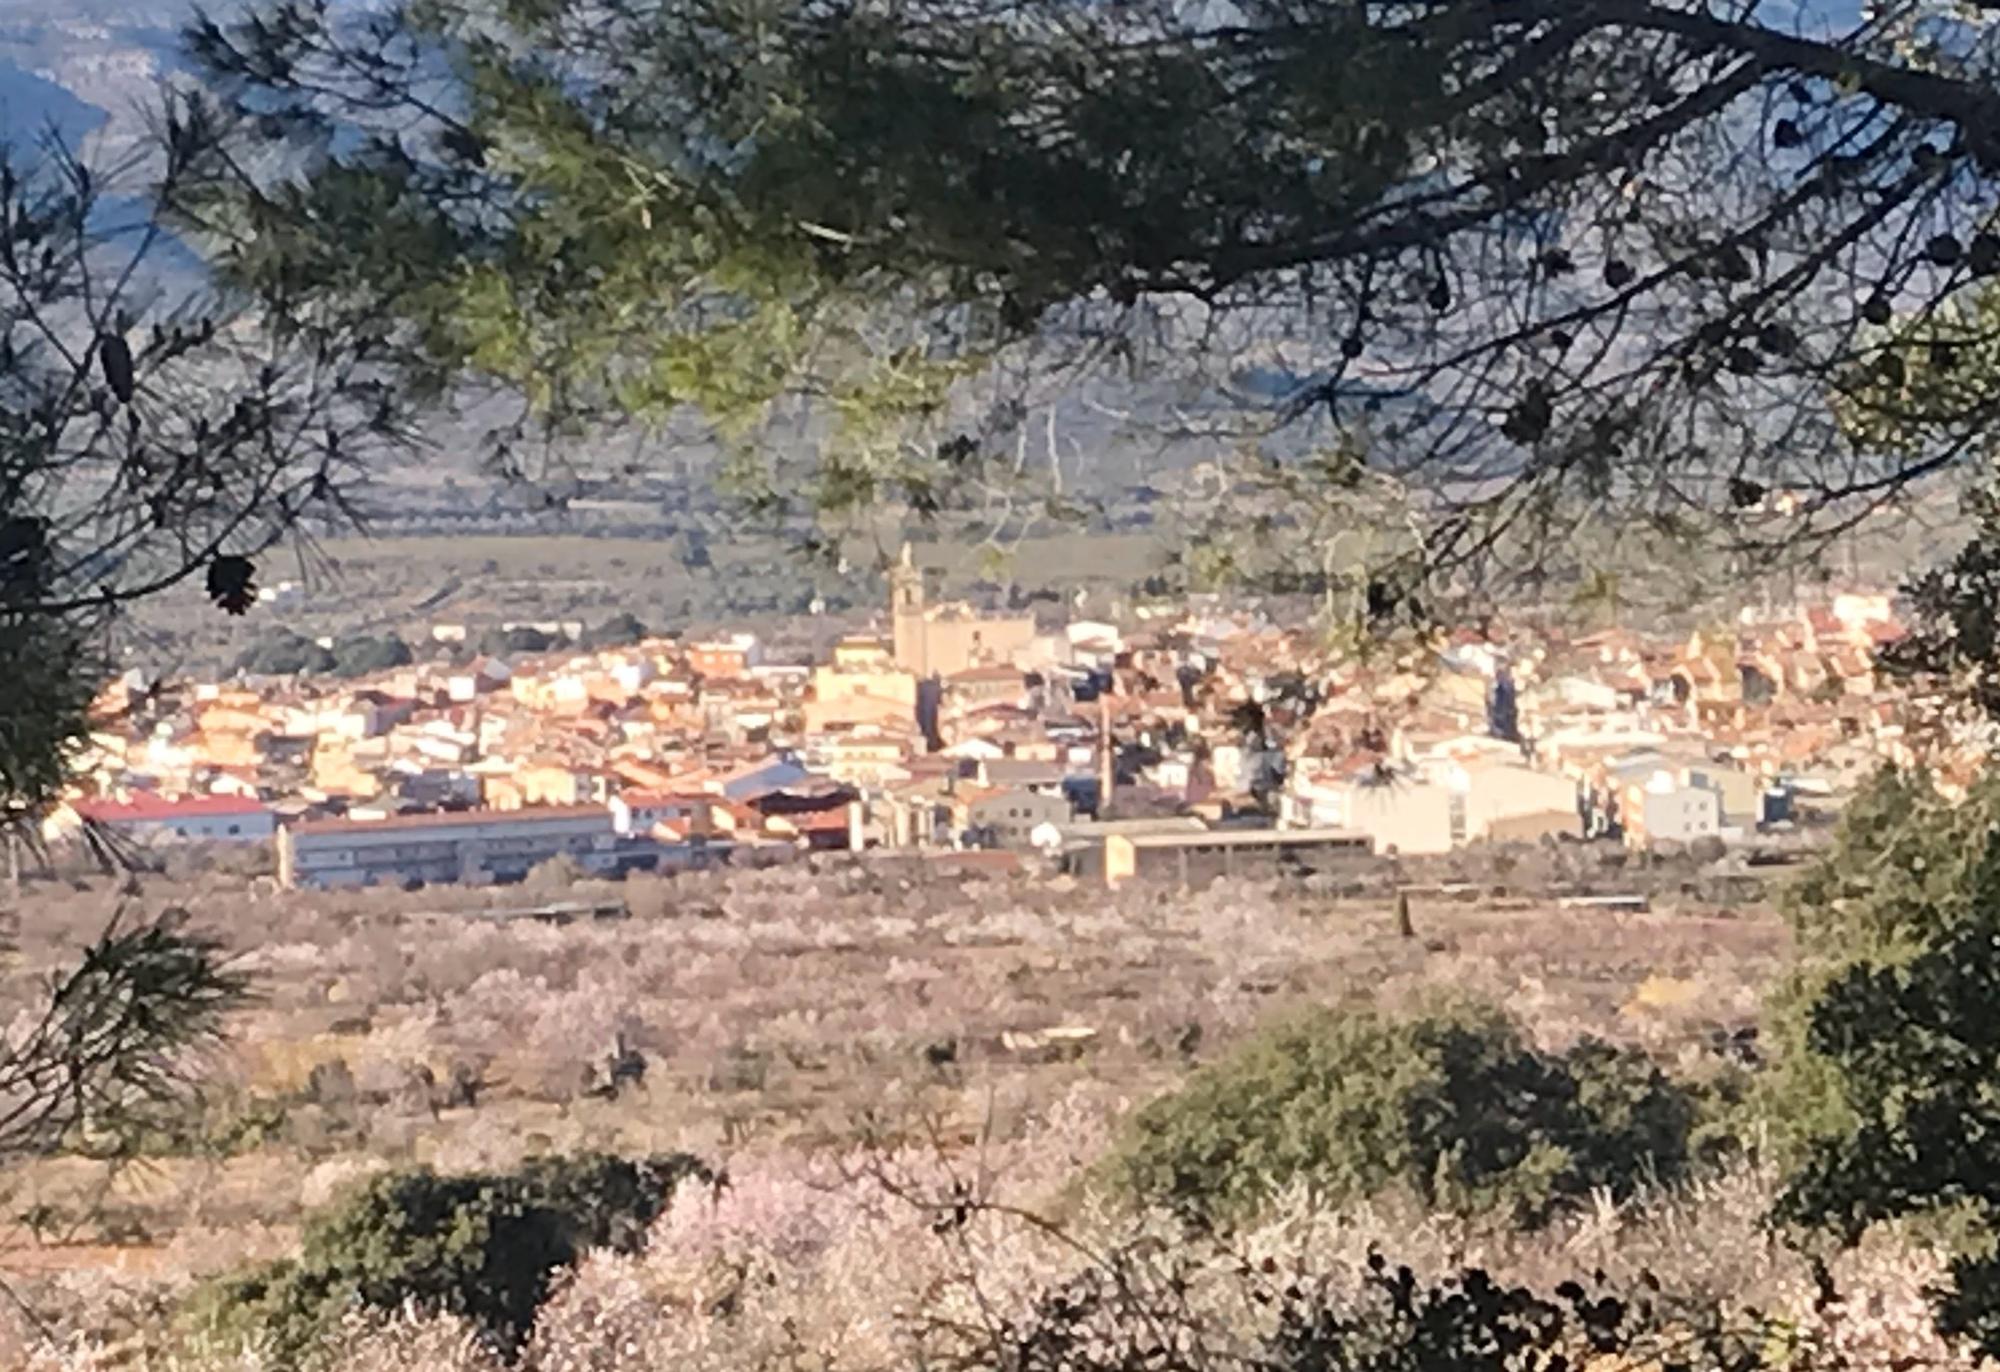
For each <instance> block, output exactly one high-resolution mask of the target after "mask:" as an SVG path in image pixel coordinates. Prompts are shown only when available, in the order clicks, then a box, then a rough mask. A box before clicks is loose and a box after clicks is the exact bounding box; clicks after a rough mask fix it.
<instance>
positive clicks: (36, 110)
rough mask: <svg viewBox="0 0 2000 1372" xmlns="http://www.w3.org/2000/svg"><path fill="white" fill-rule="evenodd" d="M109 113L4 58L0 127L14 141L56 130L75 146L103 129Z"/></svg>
mask: <svg viewBox="0 0 2000 1372" xmlns="http://www.w3.org/2000/svg"><path fill="white" fill-rule="evenodd" d="M106 118H107V116H106V115H105V112H104V111H103V110H101V109H99V108H98V107H97V106H95V105H92V104H90V103H89V102H87V101H85V100H83V99H80V98H79V97H78V96H76V95H74V94H72V93H71V92H70V91H68V90H67V89H65V88H64V87H62V86H59V85H57V84H56V83H55V82H53V81H51V80H49V79H48V78H47V77H44V76H37V75H36V74H35V73H34V72H31V71H24V70H22V69H21V68H20V67H19V66H17V65H16V64H15V63H13V62H9V61H4V60H0V129H4V130H5V131H6V137H7V139H8V141H10V142H19V141H22V140H26V139H34V138H39V137H40V136H41V135H42V134H43V133H45V132H51V131H52V132H54V133H55V134H56V135H57V136H58V137H60V138H61V139H62V140H63V141H64V142H67V143H70V144H72V145H74V144H76V143H79V142H81V141H82V140H83V138H84V137H85V136H86V135H88V134H91V133H94V132H96V131H97V130H98V129H100V128H102V127H103V126H104V124H105V122H106Z"/></svg>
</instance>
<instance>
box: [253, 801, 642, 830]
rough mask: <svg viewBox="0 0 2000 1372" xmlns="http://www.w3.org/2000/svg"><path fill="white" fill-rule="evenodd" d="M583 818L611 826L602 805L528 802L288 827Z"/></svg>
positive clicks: (406, 826) (319, 821) (445, 824)
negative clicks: (510, 806) (515, 806)
mask: <svg viewBox="0 0 2000 1372" xmlns="http://www.w3.org/2000/svg"><path fill="white" fill-rule="evenodd" d="M585 819H597V820H602V821H603V822H604V827H605V829H606V831H607V832H608V831H609V830H610V828H611V811H610V810H609V809H608V808H607V807H605V806H602V805H529V806H524V807H523V808H521V809H519V810H429V811H425V812H423V813H421V814H413V815H393V816H391V817H389V818H387V819H312V820H306V821H304V822H303V823H300V824H294V825H292V826H291V829H292V832H294V833H299V834H350V833H367V832H373V831H376V830H382V829H449V828H453V827H468V826H471V825H476V824H523V823H532V822H534V821H536V820H585Z"/></svg>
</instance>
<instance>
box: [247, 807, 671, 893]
mask: <svg viewBox="0 0 2000 1372" xmlns="http://www.w3.org/2000/svg"><path fill="white" fill-rule="evenodd" d="M560 854H567V855H568V856H570V857H571V858H574V859H575V860H576V861H577V862H578V863H579V864H580V865H582V866H583V867H584V868H586V869H588V870H591V871H596V872H605V873H611V872H616V871H619V870H624V869H632V868H639V869H647V868H657V867H659V866H661V865H663V864H664V865H672V863H673V862H674V861H676V860H683V861H691V860H692V857H693V855H692V853H691V852H682V851H679V850H676V849H675V848H674V847H673V846H672V845H667V844H662V843H659V842H656V841H654V840H652V839H648V838H643V837H638V836H634V837H630V838H621V836H620V835H619V834H618V832H617V830H616V828H615V827H614V824H613V815H612V812H611V810H610V809H609V808H608V807H606V806H602V805H548V806H538V807H532V808H529V809H522V810H506V811H494V810H471V811H465V812H463V813H445V814H416V815H400V816H396V817H393V818H389V819H377V820H357V819H333V820H311V821H307V822H305V823H301V824H294V825H291V826H288V827H287V828H284V829H281V830H280V831H279V833H278V879H279V881H280V882H281V883H283V884H284V885H285V886H287V887H294V886H312V887H327V886H375V885H402V884H405V883H408V882H412V881H421V882H426V883H429V882H462V883H465V884H468V885H485V884H494V883H504V882H511V881H519V880H520V879H521V878H522V877H525V876H526V875H527V874H528V873H529V871H531V870H532V869H533V868H534V867H535V866H537V865H538V864H540V863H543V862H546V861H548V860H549V859H550V858H553V857H556V856H558V855H560Z"/></svg>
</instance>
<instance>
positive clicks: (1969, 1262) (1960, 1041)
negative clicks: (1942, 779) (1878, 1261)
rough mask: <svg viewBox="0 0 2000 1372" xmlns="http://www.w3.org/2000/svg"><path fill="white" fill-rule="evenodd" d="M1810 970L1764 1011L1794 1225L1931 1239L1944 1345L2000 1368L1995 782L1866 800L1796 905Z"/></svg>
mask: <svg viewBox="0 0 2000 1372" xmlns="http://www.w3.org/2000/svg"><path fill="white" fill-rule="evenodd" d="M1786 908H1787V913H1788V915H1789V916H1790V919H1791V922H1792V926H1793V929H1794V931H1795V933H1796V935H1797V944H1798V950H1799V956H1798V958H1797V965H1796V967H1795V969H1794V972H1793V974H1792V976H1791V978H1790V980H1789V982H1788V984H1787V985H1786V986H1785V987H1784V988H1782V990H1781V992H1780V994H1778V995H1777V996H1775V997H1773V999H1772V1004H1771V1007H1770V1011H1769V1016H1768V1018H1769V1026H1768V1027H1769V1030H1770V1037H1771V1038H1772V1039H1773V1040H1774V1042H1775V1043H1776V1045H1777V1047H1778V1059H1777V1063H1776V1070H1775V1071H1773V1072H1772V1073H1770V1074H1769V1077H1768V1080H1767V1081H1766V1083H1765V1084H1764V1085H1765V1091H1764V1097H1765V1107H1766V1109H1767V1110H1768V1111H1769V1112H1770V1115H1771V1118H1772V1121H1773V1133H1774V1136H1775V1142H1776V1143H1777V1145H1778V1146H1779V1152H1778V1160H1779V1161H1780V1163H1781V1164H1783V1165H1785V1167H1786V1169H1787V1173H1788V1175H1787V1179H1786V1189H1785V1194H1784V1196H1783V1197H1782V1199H1781V1202H1780V1205H1779V1214H1780V1216H1781V1217H1783V1218H1785V1219H1788V1220H1792V1221H1796V1222H1800V1223H1804V1224H1808V1225H1813V1226H1823V1227H1825V1228H1828V1229H1830V1230H1832V1231H1833V1232H1834V1233H1836V1234H1838V1235H1839V1236H1841V1237H1842V1238H1845V1239H1850V1240H1851V1239H1856V1238H1859V1237H1860V1235H1861V1233H1862V1232H1863V1231H1864V1230H1865V1229H1866V1228H1867V1227H1868V1226H1869V1225H1871V1224H1874V1223H1876V1222H1878V1221H1883V1220H1891V1219H1908V1220H1913V1221H1917V1222H1919V1223H1922V1224H1926V1225H1931V1226H1935V1227H1937V1228H1938V1229H1939V1230H1940V1235H1941V1237H1943V1238H1944V1240H1945V1244H1946V1247H1947V1248H1948V1249H1949V1251H1951V1253H1952V1281H1951V1283H1950V1284H1949V1285H1947V1286H1944V1287H1942V1288H1941V1289H1940V1290H1938V1291H1937V1292H1936V1293H1934V1294H1935V1296H1936V1302H1937V1305H1936V1313H1937V1316H1938V1323H1939V1326H1940V1328H1941V1329H1943V1330H1944V1331H1945V1332H1946V1333H1948V1334H1952V1335H1958V1336H1964V1337H1967V1338H1969V1339H1972V1340H1974V1341H1975V1342H1976V1343H1977V1345H1978V1347H1979V1349H1980V1351H1981V1352H1983V1353H1984V1354H1986V1355H1987V1356H1988V1357H1989V1358H1990V1357H2000V1093H1996V1091H1995V1089H1994V1082H1995V1081H1996V1080H2000V1014H1996V1013H1995V1007H1996V1006H2000V958H1996V957H1995V952H1996V950H2000V776H1996V775H1995V774H1993V773H1992V772H1990V771H1989V772H1988V773H1987V774H1985V775H1984V776H1982V777H1980V778H1979V780H1978V781H1976V782H1975V783H1974V785H1973V786H1972V787H1971V789H1970V790H1969V792H1968V793H1967V794H1966V795H1964V796H1963V797H1962V798H1960V799H1957V800H1952V799H1947V798H1946V797H1944V796H1942V795H1940V794H1939V793H1938V792H1937V791H1936V790H1935V789H1934V788H1933V786H1932V785H1931V783H1930V781H1929V780H1928V779H1927V778H1926V777H1924V776H1921V775H1914V774H1908V773H1904V774H1898V773H1893V772H1892V773H1887V774H1884V775H1883V776H1881V777H1878V778H1877V779H1875V780H1874V781H1873V782H1871V783H1870V784H1869V785H1868V786H1867V787H1865V788H1864V789H1863V790H1861V791H1860V792H1858V793H1857V794H1856V796H1855V797H1854V799H1853V801H1852V802H1851V803H1850V804H1849V805H1848V806H1847V807H1846V809H1845V811H1844V812H1843V814H1842V818H1841V826H1840V832H1839V834H1838V835H1837V836H1836V839H1835V842H1834V843H1833V845H1832V846H1831V847H1830V848H1829V849H1828V850H1827V851H1826V852H1825V853H1824V854H1823V855H1822V856H1821V857H1820V858H1819V860H1818V861H1817V862H1816V863H1815V864H1814V865H1813V866H1812V867H1811V868H1810V869H1809V870H1808V871H1807V872H1806V873H1805V874H1804V875H1803V876H1802V877H1801V878H1800V879H1799V880H1798V882H1797V883H1795V885H1794V886H1793V888H1792V891H1791V893H1790V895H1789V898H1788V900H1787V906H1786Z"/></svg>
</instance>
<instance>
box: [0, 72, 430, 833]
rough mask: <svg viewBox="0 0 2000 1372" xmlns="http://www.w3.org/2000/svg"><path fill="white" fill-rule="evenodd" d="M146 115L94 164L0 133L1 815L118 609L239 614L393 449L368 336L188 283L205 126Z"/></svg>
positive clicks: (393, 425)
mask: <svg viewBox="0 0 2000 1372" xmlns="http://www.w3.org/2000/svg"><path fill="white" fill-rule="evenodd" d="M162 123H163V129H162V133H161V138H160V141H159V145H158V146H157V147H153V148H149V149H148V150H147V155H144V156H135V157H134V158H133V159H132V160H131V161H129V162H126V163H120V164H116V165H110V166H102V165H97V164H94V163H93V162H91V161H90V160H88V159H86V158H84V157H81V156H79V155H78V154H77V153H76V152H75V151H74V150H72V149H70V148H68V147H66V146H65V145H63V144H61V143H60V142H58V141H56V140H55V139H54V138H53V136H51V137H49V138H46V139H43V140H40V141H31V142H20V143H0V662H4V663H5V664H6V668H5V673H4V679H0V817H12V818H13V819H15V820H18V819H19V818H20V817H21V816H23V815H25V814H28V813H31V812H33V811H35V810H37V809H39V808H40V807H42V806H44V805H45V804H46V803H47V802H48V801H49V800H50V798H51V797H52V796H53V795H54V794H55V792H56V790H57V788H58V786H59V784H60V781H61V776H62V756H63V752H64V749H65V748H66V747H67V745H68V744H70V743H71V742H72V741H73V740H75V739H77V738H78V737H80V736H81V734H82V733H83V732H84V727H85V719H84V714H85V709H86V707H87V705H88V703H89V700H90V698H91V696H92V694H94V692H95V689H96V687H97V685H98V684H99V682H100V681H101V679H102V677H103V675H104V674H105V672H106V670H107V669H108V666H109V663H110V662H111V661H112V660H113V659H114V657H115V653H114V652H113V651H110V649H111V648H112V647H113V645H112V643H111V642H110V640H108V639H107V637H106V634H107V631H108V630H109V628H110V627H111V624H112V621H113V620H114V619H115V618H116V616H117V614H118V612H119V611H120V610H121V609H122V608H123V607H124V606H126V605H128V604H130V603H131V602H133V601H135V600H139V599H143V598H145V597H148V596H151V595H155V594H157V593H159V592H162V591H165V590H167V589H169V588H171V587H173V586H176V585H178V584H180V583H181V582H184V581H187V580H190V579H194V580H196V581H197V582H200V581H202V580H204V579H205V581H206V584H207V586H208V588H209V590H210V592H211V594H213V595H214V596H215V597H216V599H217V601H218V603H219V604H221V605H223V606H225V608H228V609H230V610H231V612H232V613H241V612H242V611H244V610H246V609H247V608H249V605H250V604H251V603H253V602H254V599H255V590H254V584H253V583H252V581H251V579H250V578H251V576H252V574H253V572H254V568H253V566H252V562H251V559H252V558H253V557H255V556H256V555H257V554H258V553H261V552H263V551H264V550H265V549H267V548H269V547H271V546H272V545H273V544H274V543H276V542H277V541H278V540H279V539H280V538H282V537H284V536H285V535H286V534H287V533H288V532H289V531H291V530H293V529H295V528H299V527H301V525H302V524H310V523H311V522H313V521H315V520H322V519H329V518H343V517H344V506H343V490H344V489H345V488H346V487H347V486H348V485H349V484H350V483H351V481H352V480H353V478H354V476H355V474H356V472H357V470H358V468H359V465H360V464H361V463H362V462H363V461H364V460H366V459H367V458H368V457H369V456H370V455H371V454H374V453H377V452H381V451H386V450H387V449H388V448H390V447H392V446H394V445H396V444H398V443H400V441H401V440H403V439H404V438H405V437H406V436H407V431H406V428H405V425H404V419H403V415H404V411H403V408H402V404H401V402H400V400H399V399H398V398H397V395H396V393H395V392H394V391H393V390H392V389H391V387H390V386H389V385H388V384H387V380H386V379H385V378H384V377H383V376H382V375H380V374H378V373H376V372H375V370H374V366H373V364H372V362H371V361H370V360H369V358H368V355H367V347H366V337H365V331H363V332H361V333H357V332H356V331H355V329H354V328H353V327H352V326H351V324H335V325H330V326H329V327H327V328H324V329H314V330H310V331H308V330H303V329H300V328H297V327H295V325H297V324H298V323H299V322H300V321H298V320H294V319H287V318H284V317H279V316H271V315H267V314H264V313H263V312H262V311H261V309H260V308H259V307H257V306H256V305H255V304H254V303H253V302H250V301H248V300H246V299H244V298H242V297H240V296H235V297H225V296H223V295H218V294H217V293H215V292H214V291H213V290H211V289H210V288H209V287H207V286H204V285H199V284H196V285H190V284H189V279H190V278H189V276H188V272H187V268H186V266H185V265H184V263H182V262H181V259H182V258H184V257H185V249H184V248H182V247H180V246H179V245H178V244H176V243H175V242H174V240H173V238H172V236H171V235H170V233H169V232H168V230H167V229H166V227H165V225H164V224H163V222H162V220H161V217H160V210H161V204H162V201H163V200H165V199H167V198H170V197H172V196H174V195H176V194H177V193H178V188H179V186H180V185H181V183H182V179H183V178H184V177H186V176H187V175H188V174H189V168H190V166H191V165H192V164H193V163H194V161H195V160H196V159H197V157H198V156H202V157H205V156H212V155H214V154H215V152H216V149H217V148H218V147H219V145H220V137H221V131H220V130H219V129H217V128H216V127H215V126H214V125H213V124H212V123H211V122H209V121H208V120H207V119H206V118H205V117H204V116H203V115H202V113H201V110H200V108H199V106H197V105H195V104H193V103H190V102H186V101H182V100H180V99H179V98H175V99H174V100H173V101H172V102H171V103H170V104H169V105H168V107H167V108H166V110H165V111H164V112H163V115H162Z"/></svg>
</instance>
